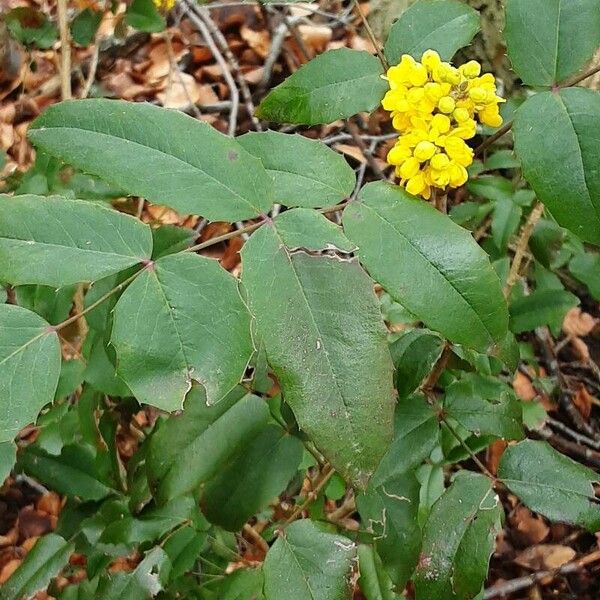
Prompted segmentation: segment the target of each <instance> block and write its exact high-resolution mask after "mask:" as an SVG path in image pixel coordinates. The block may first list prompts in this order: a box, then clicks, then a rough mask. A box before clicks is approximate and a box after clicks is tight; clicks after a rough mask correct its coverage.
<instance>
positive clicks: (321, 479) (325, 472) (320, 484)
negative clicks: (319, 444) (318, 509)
mask: <svg viewBox="0 0 600 600" xmlns="http://www.w3.org/2000/svg"><path fill="white" fill-rule="evenodd" d="M334 473H335V469H333V467H331V466H330V465H325V466H324V467H323V469H322V470H321V472H320V473H319V475H318V476H317V481H316V483H315V485H314V487H313V489H312V490H311V491H310V492H308V494H307V498H306V500H305V501H304V502H303V503H302V504H300V506H297V507H296V509H295V510H294V512H293V513H292V514H291V515H290V516H289V517H288V518H287V520H286V521H285V523H284V524H283V526H282V527H287V526H288V525H289V524H290V523H293V522H294V521H295V520H296V519H297V518H298V517H299V516H300V515H301V514H302V513H303V512H304V511H305V510H306V509H307V508H308V507H309V506H310V505H311V504H312V503H313V502H314V501H315V500H316V499H317V497H318V495H319V492H320V491H321V490H322V489H323V488H324V487H325V485H327V482H328V481H329V480H330V479H331V478H332V477H333V475H334Z"/></svg>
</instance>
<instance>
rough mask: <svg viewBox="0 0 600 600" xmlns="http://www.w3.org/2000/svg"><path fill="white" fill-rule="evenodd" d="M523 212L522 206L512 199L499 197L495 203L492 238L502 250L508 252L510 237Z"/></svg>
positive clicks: (517, 225) (514, 231)
mask: <svg viewBox="0 0 600 600" xmlns="http://www.w3.org/2000/svg"><path fill="white" fill-rule="evenodd" d="M522 213H523V210H522V208H521V207H520V206H519V205H517V204H515V203H514V202H513V201H512V200H510V199H507V198H504V199H498V200H496V202H495V203H494V216H493V217H492V239H493V240H494V243H495V244H496V246H497V247H498V249H499V250H500V252H506V249H507V248H508V243H509V242H510V238H511V237H512V236H513V235H514V234H515V233H516V231H517V228H518V227H519V223H520V222H521V215H522Z"/></svg>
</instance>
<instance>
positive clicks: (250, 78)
mask: <svg viewBox="0 0 600 600" xmlns="http://www.w3.org/2000/svg"><path fill="white" fill-rule="evenodd" d="M264 71H265V69H264V67H256V68H254V69H250V70H249V71H246V72H245V73H244V74H243V77H244V80H245V81H246V83H249V84H250V85H257V84H258V83H260V81H261V80H262V77H263V73H264Z"/></svg>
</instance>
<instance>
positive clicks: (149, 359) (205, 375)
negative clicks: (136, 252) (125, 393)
mask: <svg viewBox="0 0 600 600" xmlns="http://www.w3.org/2000/svg"><path fill="white" fill-rule="evenodd" d="M111 342H112V344H113V346H114V348H115V350H116V353H117V371H118V373H119V375H120V376H121V377H122V378H123V380H124V381H125V383H126V384H127V385H128V386H129V388H130V389H131V391H132V392H133V395H134V396H135V397H136V398H137V399H138V401H139V402H143V403H145V404H150V405H152V406H157V407H158V408H162V409H163V410H170V411H172V410H179V409H181V408H182V406H183V400H184V398H185V396H186V394H187V393H188V391H189V390H190V388H191V386H192V382H193V381H197V382H198V383H200V384H202V385H203V386H204V388H205V389H206V397H207V401H208V403H209V404H213V403H215V402H217V401H219V400H220V399H221V398H223V397H224V396H225V395H226V394H227V393H229V392H230V391H231V390H232V389H233V388H234V387H235V386H236V385H237V384H238V383H239V382H240V381H241V379H242V376H243V375H244V371H245V369H246V366H247V364H248V361H249V360H250V356H251V355H252V342H251V339H250V316H249V314H248V311H247V309H246V307H245V305H244V303H243V301H242V298H241V296H240V294H239V290H238V283H237V280H236V279H235V278H234V277H233V276H232V275H230V274H229V273H228V272H227V271H225V269H223V268H222V267H221V266H220V265H219V263H218V262H217V261H215V260H213V259H210V258H206V257H203V256H198V255H196V254H190V253H182V254H176V255H171V256H165V257H163V258H160V259H159V260H157V261H156V263H154V265H153V266H152V267H151V268H148V269H146V270H145V271H144V272H143V273H142V274H141V275H140V276H139V277H137V278H136V279H135V281H133V283H131V284H130V285H129V287H128V288H127V290H126V291H125V292H124V293H123V295H122V296H121V298H120V299H119V301H118V302H117V305H116V306H115V310H114V322H113V330H112V337H111Z"/></svg>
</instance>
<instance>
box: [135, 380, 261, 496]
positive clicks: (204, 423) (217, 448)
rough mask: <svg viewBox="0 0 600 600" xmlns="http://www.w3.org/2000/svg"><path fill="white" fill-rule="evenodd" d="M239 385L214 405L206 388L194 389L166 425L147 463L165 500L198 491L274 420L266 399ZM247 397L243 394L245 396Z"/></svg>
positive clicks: (157, 434) (155, 486)
mask: <svg viewBox="0 0 600 600" xmlns="http://www.w3.org/2000/svg"><path fill="white" fill-rule="evenodd" d="M241 393H242V392H240V391H238V390H235V391H234V392H232V393H231V394H230V395H229V396H228V397H227V398H225V399H223V400H222V401H221V402H219V403H218V404H215V405H214V406H208V405H207V404H206V397H205V395H204V393H203V391H202V389H201V388H199V387H197V386H194V388H192V391H191V392H190V393H189V394H188V396H187V398H186V401H185V407H184V411H183V413H182V414H180V415H176V416H171V417H169V419H168V420H167V421H166V422H165V423H163V424H162V425H161V427H160V428H159V429H158V431H157V432H156V433H155V434H154V435H153V437H152V441H151V442H150V448H149V451H148V456H147V458H146V466H147V469H148V476H149V479H150V482H151V484H152V486H153V488H154V489H155V492H156V497H157V499H158V500H159V501H160V502H166V501H167V500H169V499H171V498H174V497H176V496H180V495H182V494H186V493H187V492H190V491H192V490H195V489H196V488H198V487H199V486H200V484H201V483H205V482H207V481H209V480H210V479H211V478H212V477H214V476H215V475H216V474H217V473H218V472H219V471H220V470H221V469H223V468H224V467H225V466H226V465H227V464H228V463H229V462H230V461H232V460H233V459H234V458H235V457H236V456H237V455H239V453H240V452H242V451H243V449H244V448H245V446H246V445H247V444H248V443H249V441H251V440H252V439H253V438H254V437H255V436H256V435H257V434H258V432H259V431H261V430H262V429H263V428H264V426H265V424H266V423H267V421H268V419H269V409H268V407H267V404H266V402H264V401H263V400H260V399H259V398H257V397H255V396H245V397H243V398H241V395H240V394H241ZM240 398H241V399H240Z"/></svg>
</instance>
